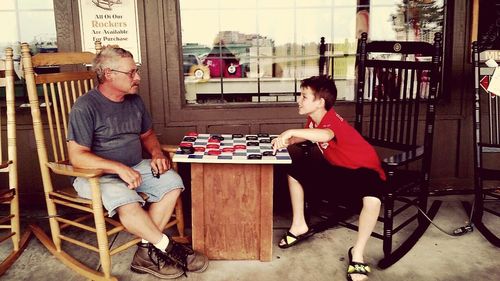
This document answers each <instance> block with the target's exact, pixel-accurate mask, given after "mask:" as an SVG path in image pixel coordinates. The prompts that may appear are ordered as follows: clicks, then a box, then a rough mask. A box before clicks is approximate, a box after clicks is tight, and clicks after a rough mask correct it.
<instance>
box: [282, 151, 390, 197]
mask: <svg viewBox="0 0 500 281" xmlns="http://www.w3.org/2000/svg"><path fill="white" fill-rule="evenodd" d="M288 151H289V153H290V156H291V158H292V165H291V167H290V170H289V172H288V174H289V175H290V176H291V177H293V178H294V179H296V180H297V181H298V182H300V183H301V185H302V187H303V188H304V194H305V197H306V200H308V201H311V200H321V199H328V200H335V201H337V202H338V203H340V204H343V205H344V204H347V205H352V206H360V204H361V200H362V198H363V197H365V196H373V197H377V198H379V199H381V197H382V194H383V191H384V189H385V188H386V184H385V182H384V181H383V180H382V179H380V177H379V174H378V173H377V172H376V171H375V170H372V169H367V168H360V169H348V168H344V167H339V166H333V165H331V164H330V163H329V162H328V161H327V160H326V159H325V158H324V157H323V154H322V153H321V151H320V150H319V148H318V146H317V145H316V144H312V143H309V144H308V145H300V144H296V145H291V146H289V147H288Z"/></svg>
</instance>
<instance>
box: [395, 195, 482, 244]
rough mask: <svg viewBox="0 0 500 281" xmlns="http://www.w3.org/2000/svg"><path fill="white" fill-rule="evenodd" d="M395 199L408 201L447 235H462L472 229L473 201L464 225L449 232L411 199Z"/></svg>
mask: <svg viewBox="0 0 500 281" xmlns="http://www.w3.org/2000/svg"><path fill="white" fill-rule="evenodd" d="M397 200H399V201H403V202H406V203H409V204H411V205H413V206H414V207H415V208H417V209H418V211H419V212H420V213H422V215H424V217H425V218H426V219H427V220H428V221H429V222H430V223H431V224H432V225H433V226H435V227H436V228H437V229H439V230H440V231H441V232H443V233H445V234H447V235H449V236H462V235H464V234H467V233H469V232H472V231H474V224H473V223H472V222H471V221H472V215H473V212H474V204H475V202H474V203H473V205H472V208H471V212H470V216H469V220H468V221H466V225H464V226H461V227H459V228H456V229H454V230H453V231H452V232H450V231H446V230H445V229H443V228H442V227H440V226H439V225H437V224H436V223H435V222H433V221H432V219H431V218H429V217H428V216H427V214H426V213H425V212H424V211H423V210H422V209H420V207H419V206H418V205H417V204H415V203H414V202H413V201H411V200H409V199H407V198H402V197H398V198H397Z"/></svg>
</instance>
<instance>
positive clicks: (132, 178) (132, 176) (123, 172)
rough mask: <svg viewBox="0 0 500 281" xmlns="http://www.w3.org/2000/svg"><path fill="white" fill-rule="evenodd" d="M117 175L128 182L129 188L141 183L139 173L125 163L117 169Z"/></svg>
mask: <svg viewBox="0 0 500 281" xmlns="http://www.w3.org/2000/svg"><path fill="white" fill-rule="evenodd" d="M118 176H119V177H120V178H121V179H122V180H123V181H124V182H126V183H127V184H128V188H130V189H136V188H138V187H139V186H140V185H141V184H142V177H141V174H140V173H139V172H138V171H136V170H134V169H132V168H130V167H128V166H126V165H123V168H121V169H119V170H118Z"/></svg>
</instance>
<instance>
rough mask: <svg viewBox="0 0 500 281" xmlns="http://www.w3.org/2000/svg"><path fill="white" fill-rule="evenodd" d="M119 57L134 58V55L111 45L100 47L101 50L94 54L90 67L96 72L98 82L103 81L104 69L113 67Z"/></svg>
mask: <svg viewBox="0 0 500 281" xmlns="http://www.w3.org/2000/svg"><path fill="white" fill-rule="evenodd" d="M120 58H134V56H133V55H132V53H130V52H129V51H127V50H125V49H122V48H120V47H116V46H113V45H107V46H106V47H104V48H102V50H101V52H100V53H99V54H97V55H96V56H95V58H94V61H93V62H92V69H93V70H94V71H95V72H96V75H97V81H99V83H102V82H104V70H105V69H106V68H114V67H115V64H116V63H117V62H118V60H119V59H120Z"/></svg>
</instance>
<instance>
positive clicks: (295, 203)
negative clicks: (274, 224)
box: [288, 176, 309, 235]
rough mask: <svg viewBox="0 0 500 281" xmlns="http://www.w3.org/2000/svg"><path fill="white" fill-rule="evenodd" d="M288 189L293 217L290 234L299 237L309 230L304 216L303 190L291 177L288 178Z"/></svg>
mask: <svg viewBox="0 0 500 281" xmlns="http://www.w3.org/2000/svg"><path fill="white" fill-rule="evenodd" d="M288 189H289V190H290V200H291V203H292V215H293V218H292V226H291V227H290V232H291V233H293V234H294V235H301V234H304V233H306V232H307V231H308V230H309V228H308V226H307V223H306V219H305V215H304V189H303V188H302V185H301V184H300V183H299V182H298V181H297V180H296V179H294V178H293V177H291V176H288Z"/></svg>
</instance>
